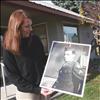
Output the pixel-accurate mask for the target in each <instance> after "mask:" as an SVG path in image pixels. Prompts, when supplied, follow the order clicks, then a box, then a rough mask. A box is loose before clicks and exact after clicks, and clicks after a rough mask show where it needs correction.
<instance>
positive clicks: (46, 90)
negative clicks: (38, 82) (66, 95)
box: [41, 88, 53, 96]
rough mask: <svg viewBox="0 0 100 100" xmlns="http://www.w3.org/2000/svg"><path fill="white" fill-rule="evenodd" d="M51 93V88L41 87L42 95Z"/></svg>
mask: <svg viewBox="0 0 100 100" xmlns="http://www.w3.org/2000/svg"><path fill="white" fill-rule="evenodd" d="M52 93H53V91H52V90H49V89H46V88H41V94H42V95H44V96H48V95H50V94H52Z"/></svg>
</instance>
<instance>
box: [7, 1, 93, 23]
mask: <svg viewBox="0 0 100 100" xmlns="http://www.w3.org/2000/svg"><path fill="white" fill-rule="evenodd" d="M6 2H7V3H10V4H15V5H20V6H25V7H30V8H34V9H36V10H39V11H42V12H45V13H50V14H56V15H59V16H63V17H69V18H72V19H76V20H79V21H80V20H82V19H84V20H85V21H86V22H88V23H94V20H93V19H91V18H88V17H85V16H82V15H80V14H78V13H75V12H73V11H70V10H67V9H64V8H62V7H59V6H56V5H54V4H53V3H48V2H45V1H33V0H29V1H28V0H26V1H13V0H11V1H6Z"/></svg>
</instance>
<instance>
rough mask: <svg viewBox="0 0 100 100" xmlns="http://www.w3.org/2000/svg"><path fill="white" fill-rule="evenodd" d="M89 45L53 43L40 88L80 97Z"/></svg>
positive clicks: (82, 89)
mask: <svg viewBox="0 0 100 100" xmlns="http://www.w3.org/2000/svg"><path fill="white" fill-rule="evenodd" d="M90 50H91V45H89V44H80V43H69V42H60V41H53V42H52V46H51V49H50V52H49V56H48V60H47V63H46V67H45V70H44V73H43V76H42V79H41V83H40V87H44V88H48V89H51V90H54V91H58V92H62V93H67V94H71V95H75V96H80V97H82V96H83V94H84V87H85V82H86V76H87V70H88V63H89V58H90Z"/></svg>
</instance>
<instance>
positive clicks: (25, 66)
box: [3, 10, 50, 100]
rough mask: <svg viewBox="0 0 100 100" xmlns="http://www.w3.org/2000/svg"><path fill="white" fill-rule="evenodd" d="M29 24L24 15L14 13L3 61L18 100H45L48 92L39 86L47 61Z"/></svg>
mask: <svg viewBox="0 0 100 100" xmlns="http://www.w3.org/2000/svg"><path fill="white" fill-rule="evenodd" d="M31 25H32V21H31V19H29V18H28V16H27V15H26V13H25V12H24V11H23V10H16V11H14V12H13V13H12V14H11V16H10V19H9V23H8V29H7V31H6V33H5V35H4V42H3V46H4V52H3V61H4V64H5V71H6V74H7V76H8V79H9V80H10V81H11V82H12V83H13V84H14V85H15V86H16V87H17V89H18V91H17V93H16V98H17V100H44V96H43V95H46V96H47V95H49V93H50V92H49V91H48V90H46V89H42V90H41V88H40V87H39V83H40V79H41V76H42V73H43V70H44V66H45V62H46V59H45V54H44V49H43V45H42V43H41V41H40V39H39V38H38V37H37V36H36V35H34V34H31V32H32V26H31ZM41 94H42V95H41Z"/></svg>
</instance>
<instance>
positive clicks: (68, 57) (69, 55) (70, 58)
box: [64, 50, 75, 61]
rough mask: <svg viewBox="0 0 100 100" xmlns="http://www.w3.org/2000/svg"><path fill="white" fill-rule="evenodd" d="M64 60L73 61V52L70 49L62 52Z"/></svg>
mask: <svg viewBox="0 0 100 100" xmlns="http://www.w3.org/2000/svg"><path fill="white" fill-rule="evenodd" d="M64 60H65V61H74V60H75V54H74V53H73V52H72V51H69V50H68V51H65V52H64Z"/></svg>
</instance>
